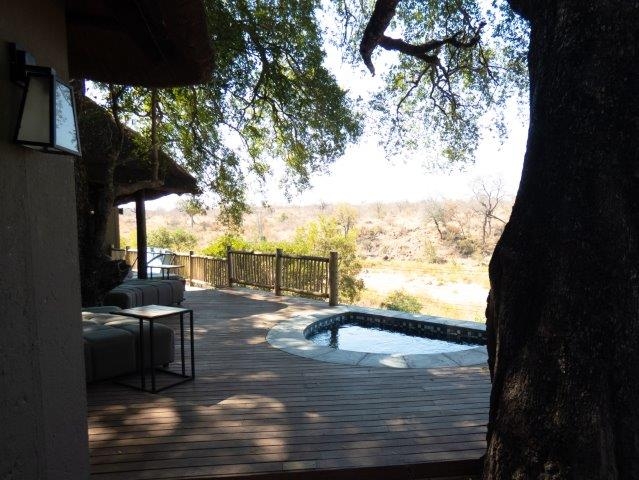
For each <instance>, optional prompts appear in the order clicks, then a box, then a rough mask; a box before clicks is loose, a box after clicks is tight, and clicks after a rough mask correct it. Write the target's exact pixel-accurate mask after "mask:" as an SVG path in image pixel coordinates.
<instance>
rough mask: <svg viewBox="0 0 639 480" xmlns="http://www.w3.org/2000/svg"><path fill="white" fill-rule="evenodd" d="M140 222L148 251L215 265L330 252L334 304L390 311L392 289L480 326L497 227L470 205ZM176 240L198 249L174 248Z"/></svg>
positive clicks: (127, 220)
mask: <svg viewBox="0 0 639 480" xmlns="http://www.w3.org/2000/svg"><path fill="white" fill-rule="evenodd" d="M509 213H510V202H509V200H508V199H505V198H504V196H503V194H500V200H499V202H498V205H497V206H496V207H495V208H493V210H492V212H491V213H490V215H492V216H494V217H499V219H503V220H505V219H507V218H508V215H509ZM148 217H149V218H148V223H149V231H150V234H149V238H150V239H153V240H152V242H151V240H150V243H149V244H151V243H153V245H154V246H164V247H166V248H171V249H173V250H176V251H188V250H196V251H197V252H199V253H202V254H205V255H210V256H214V257H223V256H224V255H225V252H226V246H227V245H230V246H231V247H232V248H233V249H234V250H250V251H258V252H274V251H275V249H276V248H282V249H283V250H284V251H285V252H286V253H290V254H298V255H321V256H327V255H328V252H330V251H333V250H334V251H337V252H338V253H339V255H340V301H342V302H347V303H356V304H359V305H363V306H369V307H380V306H382V304H390V303H393V302H390V301H389V298H388V297H389V296H390V295H391V294H392V293H393V292H394V291H398V290H399V291H403V292H404V293H405V295H406V296H410V297H414V299H415V302H413V303H412V304H411V305H412V306H411V310H410V311H415V312H417V311H421V312H422V313H425V314H431V315H439V316H446V317H452V318H463V319H470V320H477V321H483V319H484V309H485V298H486V294H487V292H488V273H487V259H488V255H489V254H490V252H491V251H492V248H493V247H494V244H495V242H496V240H497V239H498V236H499V234H500V233H501V227H502V222H501V221H500V220H495V218H492V217H490V220H491V222H490V223H489V222H486V211H485V210H484V209H482V205H481V203H480V201H479V200H478V199H477V198H472V199H467V200H435V199H430V200H427V201H423V202H418V203H409V202H400V203H374V204H363V205H345V204H341V205H327V204H321V205H314V206H305V207H294V206H279V207H259V208H254V209H253V211H252V212H251V213H250V214H248V215H247V216H246V217H245V221H244V223H243V227H242V228H241V229H234V230H232V231H228V230H226V229H225V227H224V226H223V225H222V224H221V223H219V222H218V221H217V220H216V217H215V212H211V214H209V215H206V216H204V215H202V216H199V217H196V221H195V222H194V223H193V222H192V220H193V218H192V216H191V215H189V214H188V213H187V212H184V211H183V210H174V211H170V212H160V211H150V212H148ZM122 219H123V221H122V238H123V239H124V240H123V241H124V242H125V243H127V244H128V245H129V246H133V244H132V243H131V242H130V241H129V239H132V238H134V237H135V232H134V228H135V221H134V217H133V215H132V212H125V215H124V216H123V217H122ZM485 223H487V225H485ZM184 233H188V234H190V235H192V236H193V238H195V239H196V240H197V242H196V243H197V245H193V246H190V245H192V244H189V246H188V247H186V244H185V247H184V248H178V246H177V245H178V240H179V239H180V238H183V237H184ZM162 242H164V243H162ZM156 244H157V245H156ZM400 303H401V302H400ZM417 304H419V305H420V307H416V305H417ZM401 309H404V308H401Z"/></svg>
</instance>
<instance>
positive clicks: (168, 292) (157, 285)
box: [104, 278, 185, 308]
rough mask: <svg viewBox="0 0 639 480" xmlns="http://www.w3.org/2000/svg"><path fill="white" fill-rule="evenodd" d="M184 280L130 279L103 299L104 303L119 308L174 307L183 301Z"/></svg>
mask: <svg viewBox="0 0 639 480" xmlns="http://www.w3.org/2000/svg"><path fill="white" fill-rule="evenodd" d="M184 284H185V282H184V279H181V278H180V279H173V280H171V279H165V280H160V279H156V278H153V279H147V280H141V279H132V280H129V281H126V282H124V283H122V284H121V285H118V286H117V287H115V288H114V289H112V290H111V291H109V292H108V293H107V294H106V296H105V297H104V302H105V303H109V304H112V305H116V306H118V307H120V308H131V307H139V306H142V305H153V304H155V305H174V304H176V303H181V302H182V301H183V300H184Z"/></svg>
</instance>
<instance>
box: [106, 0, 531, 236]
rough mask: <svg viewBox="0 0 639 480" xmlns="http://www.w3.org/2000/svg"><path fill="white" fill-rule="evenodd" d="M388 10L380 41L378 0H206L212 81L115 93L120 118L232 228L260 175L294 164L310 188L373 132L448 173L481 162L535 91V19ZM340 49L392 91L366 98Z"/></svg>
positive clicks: (403, 5)
mask: <svg viewBox="0 0 639 480" xmlns="http://www.w3.org/2000/svg"><path fill="white" fill-rule="evenodd" d="M382 3H389V4H392V11H393V13H394V15H393V16H392V17H390V18H389V19H388V23H387V24H386V26H387V27H388V30H389V32H391V33H389V34H386V33H384V34H383V35H381V36H379V35H378V33H380V32H382V33H383V32H384V30H380V31H379V32H377V33H375V31H374V28H373V27H372V25H375V22H373V23H370V24H369V26H368V27H367V28H366V29H365V26H366V24H367V19H368V18H369V17H370V16H371V15H373V17H372V18H373V19H375V18H376V17H375V16H374V9H373V2H360V1H359V0H322V1H320V0H303V1H299V2H285V3H282V2H281V1H274V0H271V1H264V0H260V1H248V0H242V1H238V2H226V1H222V0H205V7H206V12H207V16H208V24H209V31H210V32H211V43H212V45H213V48H214V51H215V68H214V71H213V73H212V76H211V78H210V79H209V81H208V82H207V83H206V84H204V85H199V86H192V87H184V88H174V89H164V90H157V91H156V90H149V89H144V88H139V87H122V86H119V87H113V86H111V87H110V88H107V86H103V88H104V90H105V91H106V92H108V93H109V94H108V95H107V97H108V96H110V97H111V98H110V100H111V102H110V103H111V104H113V102H115V103H116V104H117V109H112V110H113V111H114V112H116V114H117V115H119V116H121V117H122V120H123V121H124V122H127V123H129V124H132V125H133V126H134V127H135V128H136V129H138V130H140V131H142V133H144V134H145V135H144V136H143V138H145V139H146V140H145V142H146V143H145V144H144V145H141V148H144V149H147V150H149V151H151V150H153V147H154V146H158V145H159V146H161V147H162V148H164V149H167V150H168V151H169V152H170V153H171V154H172V155H173V156H174V157H175V158H177V159H178V160H179V161H181V162H182V163H183V164H184V165H185V166H186V167H187V168H188V169H189V170H190V171H191V172H192V173H194V174H195V175H196V176H197V177H198V179H199V181H200V186H201V187H202V188H203V190H204V191H208V192H212V193H213V195H214V197H215V199H216V201H217V203H218V204H219V206H220V207H221V214H222V215H221V216H222V218H223V220H226V221H227V222H228V223H229V224H234V223H235V224H237V223H238V222H239V221H240V220H241V217H242V215H243V213H245V212H246V211H247V209H248V199H247V196H246V192H247V185H248V184H249V183H251V179H257V181H258V183H259V182H262V184H263V182H264V181H265V180H266V179H267V178H269V175H270V174H271V173H272V172H273V171H274V170H276V171H281V170H283V171H284V172H285V175H284V178H283V181H282V187H283V189H284V191H285V192H286V193H288V194H292V193H294V192H295V191H296V190H301V189H303V188H305V187H307V186H308V185H309V180H310V178H311V176H312V175H313V174H314V173H317V172H322V171H325V170H326V168H327V167H328V166H329V165H330V164H331V163H332V162H333V161H334V160H335V159H337V158H339V157H340V156H341V155H342V154H343V153H344V152H345V149H346V147H347V146H348V145H349V144H350V143H353V142H355V141H356V140H357V139H358V138H359V137H360V135H361V134H362V132H363V131H364V130H365V129H364V126H365V125H368V126H369V127H370V129H371V130H370V132H369V133H371V134H372V135H374V136H375V137H377V138H378V140H379V141H380V143H381V144H382V145H384V147H385V148H386V153H387V154H388V156H402V155H405V154H406V153H407V152H413V153H414V152H420V155H421V156H422V158H423V159H424V161H426V162H428V163H430V164H431V166H446V167H447V168H448V167H450V166H451V165H457V166H462V165H463V164H465V163H467V162H469V161H472V159H473V151H474V149H475V148H476V146H477V144H478V142H479V139H480V136H481V127H482V124H483V125H487V124H490V126H491V128H493V129H495V130H497V131H498V132H500V131H502V129H503V124H502V123H501V121H502V120H503V118H502V114H503V111H504V106H505V105H506V103H507V101H508V99H509V98H512V97H513V96H514V97H516V98H521V94H522V92H525V89H526V84H527V82H526V76H525V74H524V72H525V51H526V36H527V29H526V25H525V23H524V22H523V21H521V20H518V19H517V18H516V17H515V15H514V13H513V12H512V10H510V9H509V8H506V7H505V2H499V1H497V2H495V4H494V5H488V4H486V3H485V2H478V1H475V0H451V1H444V2H438V1H426V2H422V1H415V0H411V1H408V0H405V1H403V2H398V1H396V0H395V1H392V2H382ZM505 20H507V21H505ZM375 28H377V29H378V30H379V28H381V27H380V25H377V27H375ZM362 35H364V38H365V39H366V40H365V41H364V42H362V44H361V45H360V46H358V44H359V43H360V38H362ZM371 35H372V36H371ZM376 35H377V36H376ZM378 36H379V38H377V37H378ZM396 37H398V38H396ZM399 37H401V39H400V38H399ZM371 39H372V40H371ZM373 47H380V48H378V49H375V48H373ZM327 48H333V49H335V48H336V49H337V50H338V51H340V52H341V53H342V57H343V60H345V61H346V62H347V63H348V62H350V64H351V66H350V67H349V68H354V69H358V68H359V69H360V70H361V69H362V65H361V60H360V59H359V58H358V56H357V55H355V53H356V52H357V51H358V50H361V52H362V53H363V54H364V58H365V61H366V64H367V66H368V68H369V69H371V71H374V64H375V63H377V62H380V63H381V65H382V67H383V68H381V69H380V70H381V71H382V73H381V78H382V80H383V84H384V85H385V87H386V88H383V89H380V90H379V91H377V92H375V93H373V94H371V96H370V97H366V98H360V97H359V95H361V91H360V89H358V88H356V87H355V86H351V85H342V86H340V85H339V84H338V82H337V80H336V78H335V75H334V73H332V72H331V71H330V69H331V68H335V65H334V64H333V63H331V64H329V63H328V62H327V56H326V50H327ZM380 50H393V51H399V52H401V53H403V54H404V55H401V56H396V55H390V56H386V57H382V56H380V53H379V52H380ZM342 83H344V82H342ZM351 87H352V88H351ZM347 89H350V90H352V91H351V92H349V91H348V90H347ZM371 107H372V108H371ZM494 107H497V108H494ZM487 112H492V114H488V113H487ZM487 115H492V116H491V117H490V118H489V119H488V118H487ZM153 119H155V123H154V122H153ZM373 129H374V131H373ZM154 138H155V140H154Z"/></svg>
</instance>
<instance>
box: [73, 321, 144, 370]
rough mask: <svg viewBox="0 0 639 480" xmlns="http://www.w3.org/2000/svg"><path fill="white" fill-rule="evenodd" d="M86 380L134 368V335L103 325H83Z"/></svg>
mask: <svg viewBox="0 0 639 480" xmlns="http://www.w3.org/2000/svg"><path fill="white" fill-rule="evenodd" d="M82 336H83V337H84V341H85V356H88V360H86V359H85V363H86V365H87V380H89V381H94V380H103V379H105V378H111V377H117V376H118V375H123V374H125V373H130V372H134V371H135V370H136V365H137V364H136V355H135V337H134V336H133V334H132V333H131V332H128V331H126V330H123V329H119V328H111V327H107V326H105V325H92V324H87V326H86V328H85V327H84V326H83V333H82Z"/></svg>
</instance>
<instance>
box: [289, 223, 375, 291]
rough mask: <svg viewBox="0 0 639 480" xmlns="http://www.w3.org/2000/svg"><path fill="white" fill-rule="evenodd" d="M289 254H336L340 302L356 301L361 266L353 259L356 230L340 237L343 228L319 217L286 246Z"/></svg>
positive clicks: (361, 284) (360, 283) (360, 285)
mask: <svg viewBox="0 0 639 480" xmlns="http://www.w3.org/2000/svg"><path fill="white" fill-rule="evenodd" d="M289 249H290V251H291V252H292V253H295V254H298V255H318V256H324V257H328V255H329V254H330V252H332V251H335V252H337V253H338V269H339V297H340V301H346V302H348V303H353V302H355V301H356V300H358V299H359V298H360V295H361V291H362V290H363V289H364V281H363V280H361V279H360V278H358V275H359V273H360V271H361V270H362V264H361V262H360V261H359V258H358V257H357V230H356V229H354V228H351V229H350V230H349V232H348V233H346V234H344V229H343V227H342V226H341V225H340V224H339V223H338V221H337V219H336V218H334V217H327V216H320V217H319V219H318V220H317V221H314V222H311V223H310V224H308V225H307V226H306V227H303V228H300V229H298V231H297V232H296V233H295V237H294V239H293V242H292V243H291V244H290V245H289Z"/></svg>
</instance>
